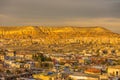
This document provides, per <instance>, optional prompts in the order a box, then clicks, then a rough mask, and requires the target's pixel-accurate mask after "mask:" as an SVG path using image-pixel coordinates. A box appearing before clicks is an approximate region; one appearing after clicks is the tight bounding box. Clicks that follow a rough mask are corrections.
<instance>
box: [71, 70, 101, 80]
mask: <svg viewBox="0 0 120 80" xmlns="http://www.w3.org/2000/svg"><path fill="white" fill-rule="evenodd" d="M69 79H71V80H99V76H97V75H91V74H80V73H78V72H75V73H73V74H71V75H69Z"/></svg>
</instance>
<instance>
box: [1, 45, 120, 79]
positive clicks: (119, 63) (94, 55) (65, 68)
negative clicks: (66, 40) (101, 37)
mask: <svg viewBox="0 0 120 80" xmlns="http://www.w3.org/2000/svg"><path fill="white" fill-rule="evenodd" d="M72 45H73V44H72ZM74 47H76V46H75V44H74ZM49 48H50V49H51V48H53V49H54V50H53V53H48V50H47V51H46V52H45V51H41V50H14V49H9V48H6V49H5V48H0V80H114V79H115V80H119V79H120V49H119V46H114V45H104V46H103V47H102V45H101V46H99V47H96V48H95V47H93V48H89V47H86V48H84V49H81V50H80V51H78V50H75V49H76V48H75V49H74V48H73V50H72V49H70V48H68V49H70V50H68V51H63V50H64V49H65V45H64V49H63V50H62V48H61V47H60V46H57V47H56V46H53V45H52V46H49ZM65 50H67V49H65Z"/></svg>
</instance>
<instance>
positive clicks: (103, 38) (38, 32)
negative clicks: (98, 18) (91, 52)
mask: <svg viewBox="0 0 120 80" xmlns="http://www.w3.org/2000/svg"><path fill="white" fill-rule="evenodd" d="M0 38H1V39H16V40H20V39H32V41H33V42H34V41H35V40H36V39H37V42H38V43H43V44H47V43H49V44H53V43H71V42H76V41H77V42H81V41H85V42H88V43H89V42H91V41H92V42H97V41H100V42H108V41H109V42H110V41H112V42H113V41H115V42H117V43H118V42H119V38H120V35H119V34H116V33H113V32H111V31H109V30H107V29H105V28H103V27H67V26H66V27H42V26H22V27H0Z"/></svg>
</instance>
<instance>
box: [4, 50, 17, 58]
mask: <svg viewBox="0 0 120 80" xmlns="http://www.w3.org/2000/svg"><path fill="white" fill-rule="evenodd" d="M6 56H8V57H14V56H15V53H14V51H7V52H6Z"/></svg>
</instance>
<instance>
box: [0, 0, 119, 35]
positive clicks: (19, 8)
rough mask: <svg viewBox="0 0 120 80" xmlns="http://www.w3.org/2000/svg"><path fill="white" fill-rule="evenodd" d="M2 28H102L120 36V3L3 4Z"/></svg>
mask: <svg viewBox="0 0 120 80" xmlns="http://www.w3.org/2000/svg"><path fill="white" fill-rule="evenodd" d="M0 25H2V26H23V25H52V26H57V25H62V26H63V25H64V26H65V25H67V26H69V25H70V26H80V27H84V26H102V27H106V28H108V29H110V30H112V31H114V32H118V33H120V0H0Z"/></svg>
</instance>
